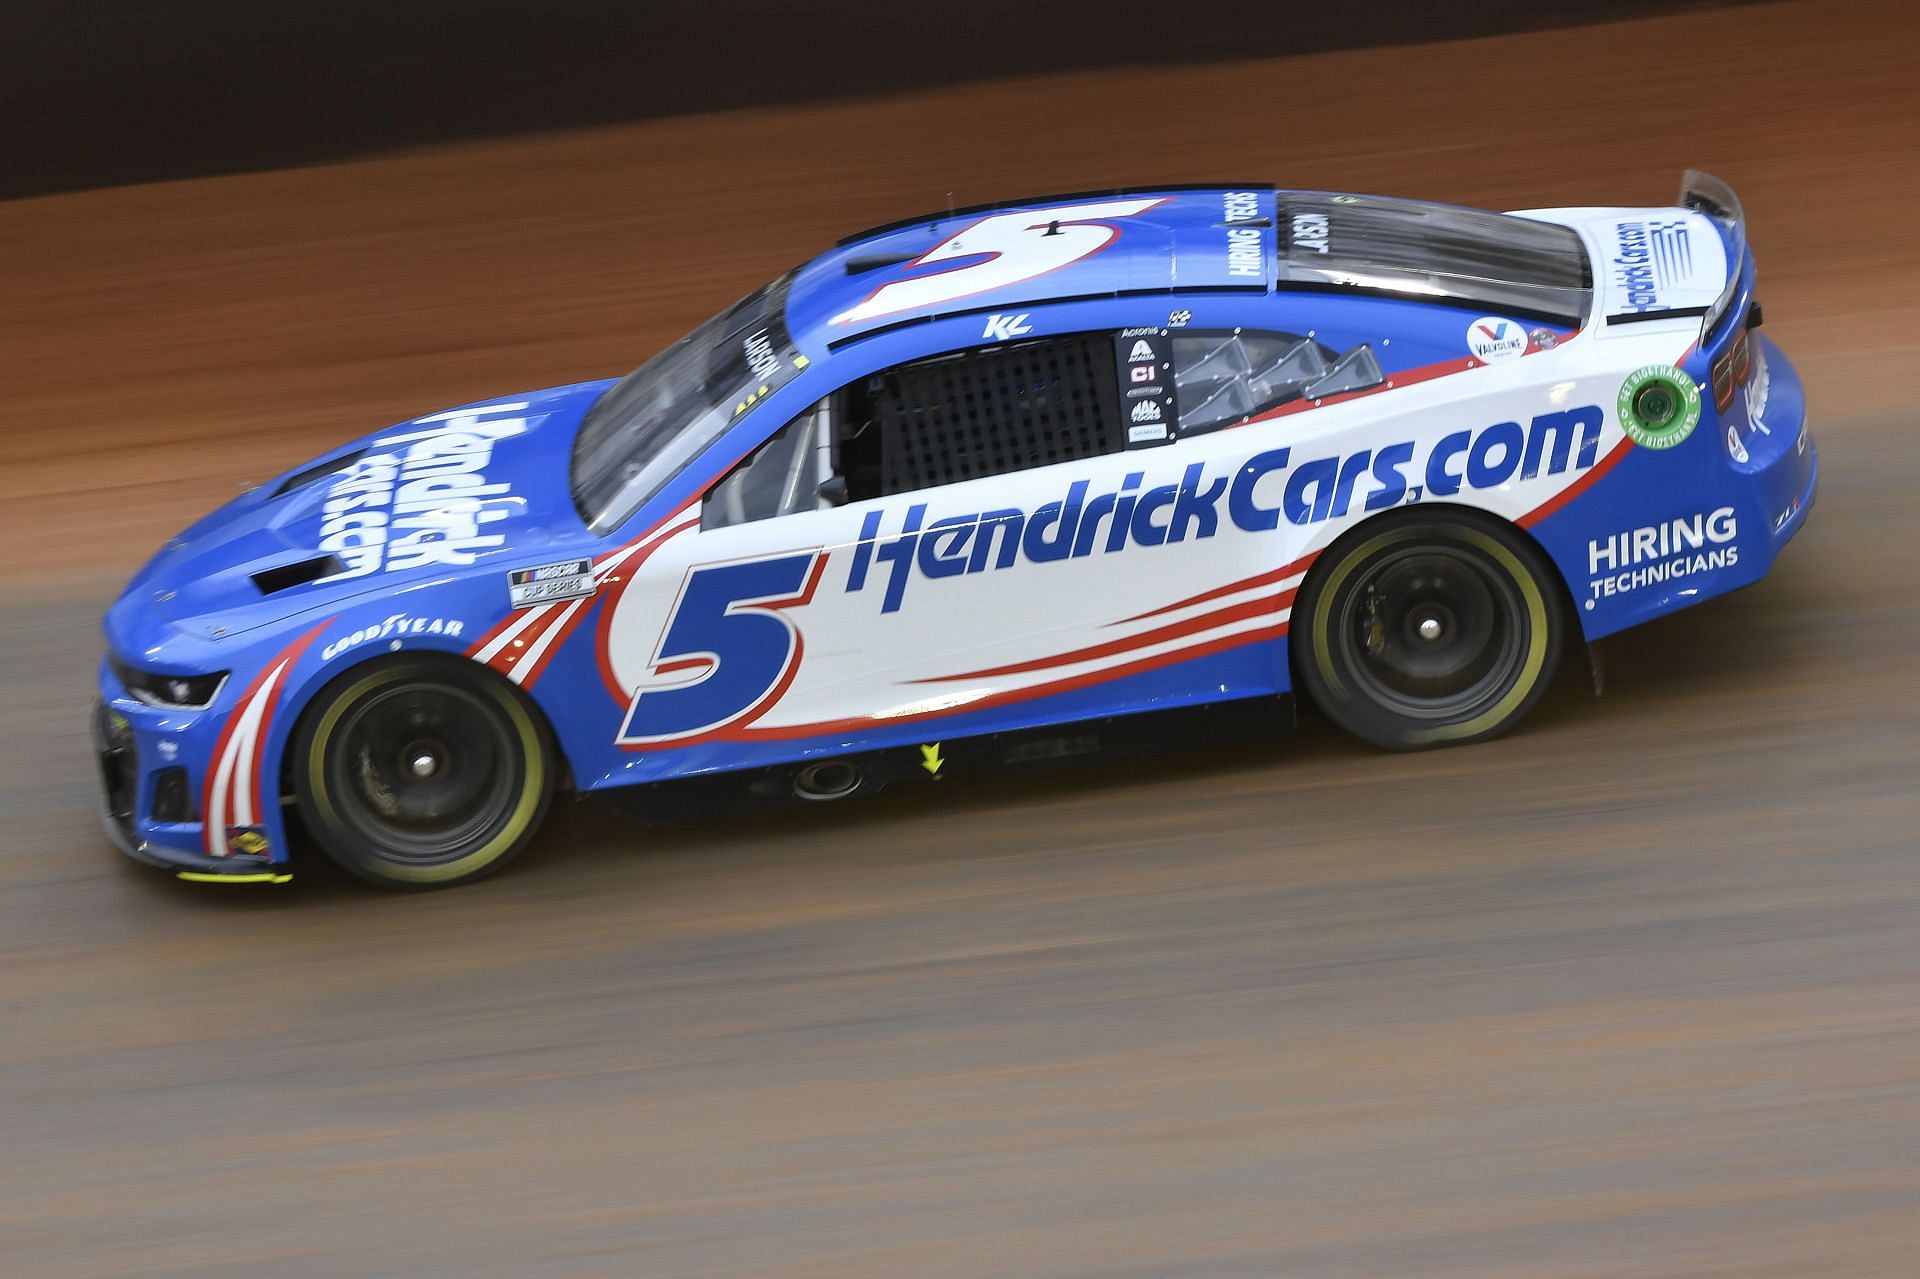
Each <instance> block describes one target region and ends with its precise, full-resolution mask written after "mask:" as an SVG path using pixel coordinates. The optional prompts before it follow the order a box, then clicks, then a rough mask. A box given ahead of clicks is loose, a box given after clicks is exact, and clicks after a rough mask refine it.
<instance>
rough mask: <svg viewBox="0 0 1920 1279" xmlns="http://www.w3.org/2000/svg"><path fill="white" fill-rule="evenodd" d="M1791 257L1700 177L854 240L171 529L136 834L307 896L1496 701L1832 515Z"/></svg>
mask: <svg viewBox="0 0 1920 1279" xmlns="http://www.w3.org/2000/svg"><path fill="white" fill-rule="evenodd" d="M1753 279H1754V266H1753V259H1752V256H1751V255H1750V254H1749V252H1748V249H1747V245H1746V234H1745V228H1744V223H1743V219H1742V214H1741V211H1740V206H1739V204H1738V202H1737V201H1736V200H1735V198H1734V195H1733V193H1732V192H1731V191H1730V190H1729V189H1728V188H1727V187H1726V186H1725V185H1724V184H1722V183H1721V182H1719V181H1718V180H1716V179H1713V178H1711V177H1707V176H1705V175H1701V174H1693V173H1690V174H1688V175H1687V179H1686V182H1685V185H1684V189H1683V193H1682V196H1681V200H1680V203H1679V204H1678V205H1677V206H1674V207H1665V208H1577V209H1545V210H1532V211H1528V212H1524V213H1517V214H1496V213H1489V212H1483V211H1479V210H1472V209H1463V208H1456V207H1451V206H1445V205H1438V204H1430V203H1421V202H1414V201H1408V200H1399V199H1386V198H1379V197H1375V196H1367V195H1336V194H1325V193H1317V192H1303V191H1276V190H1274V189H1273V188H1271V187H1262V186H1239V187H1231V188H1229V187H1223V186H1207V187H1193V188H1187V187H1162V188H1154V189H1150V190H1141V191H1112V192H1099V193H1089V194H1079V195H1071V196H1058V197H1053V198H1048V199H1037V200H1023V201H1018V202H1014V203H1008V204H1003V205H996V206H992V207H986V208H978V209H967V210H959V211H948V212H944V213H940V214H938V215H933V216H928V217H922V218H916V219H913V220H911V221H906V222H901V223H897V224H894V225H890V226H884V227H879V228H876V229H874V230H871V231H867V232H863V233H861V234H859V235H856V236H853V237H851V238H850V239H847V240H845V241H842V242H841V243H840V245H839V246H838V247H836V248H834V249H833V250H832V251H830V252H828V253H825V254H823V255H821V256H820V257H817V258H815V259H814V260H813V261H811V262H809V263H807V264H806V265H804V266H802V267H800V268H798V269H797V270H794V271H791V272H789V273H787V274H785V275H782V276H781V277H780V278H778V279H776V280H774V281H773V282H772V283H771V284H768V285H767V286H766V287H765V288H762V289H760V290H759V291H757V292H755V293H753V294H751V295H749V296H748V297H746V298H743V299H742V300H741V301H739V302H737V303H735V304H734V305H733V306H731V307H729V308H728V309H727V310H725V311H723V312H722V313H721V314H719V315H718V316H715V317H714V318H713V319H712V320H711V321H709V322H708V323H706V324H705V325H703V326H701V327H700V328H699V329H697V330H696V331H694V332H693V333H691V334H689V335H688V336H687V337H685V338H684V339H682V340H681V341H680V342H678V343H677V344H675V345H674V346H672V347H671V348H669V349H668V350H666V351H664V352H662V353H661V354H659V355H658V356H656V357H654V358H653V359H652V360H650V361H648V362H647V363H646V364H644V365H642V366H641V367H640V368H639V369H638V370H636V371H635V372H634V373H632V374H631V375H629V376H628V377H626V378H624V379H621V380H619V381H601V382H589V383H584V384H581V385H577V386H565V387H559V388H556V389H553V390H546V391H539V392H533V393H529V394H524V395H514V396H508V397H506V398H503V399H498V400H490V401H486V402H484V403H479V404H474V405H470V406H468V407H466V408H459V409H452V410H449V411H447V412H443V413H433V414H429V415H428V416H425V417H420V418H416V419H414V420H413V421H410V422H405V423H402V424H401V425H399V426H396V427H392V428H390V429H388V430H385V431H380V432H377V433H375V434H373V435H371V436H368V437H366V438H364V439H362V440H359V441H357V442H355V443H352V444H349V445H347V446H345V447H343V448H341V449H339V450H338V451H335V452H333V453H330V454H328V455H327V456H325V457H322V458H320V459H319V460H317V461H315V462H312V463H311V464H308V465H305V466H302V467H300V468H298V469H297V470H295V471H292V472H290V473H288V474H286V475H284V476H281V477H280V478H278V479H276V480H274V481H272V482H271V483H268V484H265V485H263V486H261V487H260V488H258V489H256V490H254V491H252V492H250V493H247V494H246V495H244V496H242V497H239V498H237V499H236V500H234V501H232V502H230V503H228V504H227V505H226V506H225V507H223V508H221V509H220V510H218V511H216V512H214V513H213V514H212V515H210V516H208V517H207V518H206V519H204V520H202V521H201V522H199V523H198V524H195V525H194V526H193V527H191V528H189V529H187V530H186V531H185V532H184V533H182V534H181V535H180V536H179V537H178V538H177V539H175V540H173V541H172V542H170V543H168V545H167V546H166V547H165V549H163V550H162V551H161V552H160V554H159V555H158V556H157V557H156V558H154V560H153V561H152V562H151V563H149V564H148V565H147V566H146V567H145V568H144V569H142V570H141V571H140V573H139V575H138V576H137V577H135V578H134V580H133V582H132V583H131V584H130V585H129V586H128V588H127V590H126V592H125V594H124V595H123V596H122V597H121V598H120V599H119V601H118V602H117V603H115V604H114V605H113V607H112V609H111V610H110V611H109V612H108V614H107V617H106V626H105V629H106V637H107V644H108V652H107V655H106V657H105V659H104V661H103V662H102V664H101V667H100V704H99V707H98V709H97V712H96V714H95V724H94V731H95V736H96V739H97V741H96V745H97V750H98V753H99V756H100V760H101V763H102V772H103V777H104V782H105V791H106V811H107V818H108V823H107V824H108V828H109V830H110V831H111V833H112V835H113V837H114V839H115V841H116V842H117V843H118V844H119V846H120V847H121V848H122V849H124V850H125V851H127V852H128V853H131V854H132V855H133V856H135V857H137V858H139V859H141V860H143V861H146V862H151V863H154V864H156V865H159V866H163V867H167V868H169V869H171V870H173V871H175V872H176V873H177V874H179V876H180V877H181V878H185V879H195V880H206V881H210V882H221V883H233V882H280V881H284V880H286V879H287V878H288V877H289V875H290V873H291V871H290V867H291V862H290V859H289V855H290V851H291V848H292V845H291V844H290V842H289V827H290V826H292V825H294V824H295V823H294V822H293V820H292V818H293V814H294V813H295V812H297V814H298V818H299V821H298V825H299V826H302V827H304V829H305V830H306V831H307V832H308V833H309V835H310V836H311V838H312V841H313V842H314V843H316V844H317V845H318V846H319V847H320V848H321V849H322V850H324V851H325V852H326V853H327V854H329V855H330V856H331V857H333V858H334V859H336V860H337V861H339V862H340V863H341V864H342V865H344V866H345V867H347V868H348V869H349V870H351V871H353V872H354V873H356V874H358V875H360V876H363V877H365V878H367V879H370V880H373V881H376V882H378V883H382V884H388V885H394V886H425V885H440V884H451V883H455V882H459V881H463V880H468V879H472V878H474V877H476V876H479V875H483V874H485V873H487V872H489V871H492V870H495V869H498V868H499V867H500V866H501V865H502V864H503V863H505V862H506V861H507V860H508V859H509V858H510V857H512V856H513V855H514V854H515V853H516V852H517V851H518V850H519V849H520V848H521V847H523V846H524V845H525V844H526V843H527V841H528V840H529V838H530V837H531V836H532V835H533V833H534V831H535V829H536V828H537V827H538V826H539V824H540V822H541V819H542V817H543V815H544V814H545V812H546V811H547V808H548V805H549V802H550V800H551V798H552V796H553V794H554V793H555V790H556V788H560V787H570V788H572V789H573V790H575V791H577V792H579V793H581V794H589V793H596V794H604V793H608V792H616V791H618V790H619V788H632V787H636V786H647V785H648V784H652V783H661V782H669V781H680V780H684V779H688V778H691V777H694V776H697V775H709V774H723V773H744V774H746V775H748V776H750V777H753V778H757V779H759V783H760V785H761V786H762V787H763V788H765V787H767V786H769V785H772V786H775V787H777V788H779V789H781V790H782V791H785V792H790V793H792V794H794V795H797V796H800V797H802V798H807V799H832V798H838V797H840V796H843V795H848V794H853V793H856V792H858V791H861V790H865V789H870V788H871V787H873V786H875V785H877V784H879V783H882V782H884V781H887V780H889V779H898V778H901V777H907V776H914V777H922V778H924V777H928V776H939V775H941V773H942V772H943V770H946V769H948V768H949V761H950V760H953V761H958V760H962V759H965V760H967V761H969V762H970V763H973V764H976V765H977V764H997V763H1004V762H1010V761H1018V760H1020V759H1024V758H1043V757H1048V756H1052V755H1058V754H1062V753H1071V752H1073V751H1076V750H1079V749H1082V748H1083V747H1086V746H1088V745H1089V744H1091V745H1095V746H1097V745H1098V743H1099V739H1100V736H1101V734H1102V733H1103V732H1106V731H1107V730H1109V729H1112V728H1113V727H1114V726H1124V725H1131V726H1136V727H1137V726H1138V725H1139V724H1140V723H1141V721H1140V720H1138V719H1137V718H1133V717H1137V716H1139V715H1141V714H1143V713H1148V712H1163V711H1167V712H1174V711H1179V712H1186V711H1191V710H1193V709H1194V708H1198V707H1202V706H1206V705H1209V704H1219V703H1229V702H1238V703H1239V704H1240V709H1243V710H1244V709H1247V708H1252V709H1254V710H1255V711H1257V712H1258V713H1260V714H1263V715H1267V716H1270V717H1271V718H1272V719H1273V721H1274V722H1275V723H1276V724H1279V723H1281V722H1283V721H1284V720H1285V719H1286V714H1287V712H1288V711H1289V710H1290V709H1291V707H1290V704H1289V703H1288V702H1287V700H1286V699H1287V698H1288V697H1289V696H1290V695H1291V694H1294V693H1296V692H1301V693H1305V694H1306V695H1307V696H1309V697H1311V698H1312V699H1313V700H1314V701H1315V702H1317V703H1318V705H1319V706H1320V708H1321V709H1322V710H1323V711H1324V713H1325V714H1326V715H1327V716H1328V717H1329V718H1331V719H1332V720H1333V721H1334V722H1336V723H1337V724H1339V725H1341V726H1343V727H1345V728H1346V729H1349V730H1351V731H1352V732H1354V733H1356V734H1358V735H1359V736H1361V737H1362V738H1365V739H1366V740H1368V741H1370V742H1374V743H1377V744H1379V745H1381V746H1385V747H1392V748H1411V747H1421V746H1430V745H1438V744H1442V743H1451V742H1466V741H1472V740H1475V739H1479V738H1485V737H1489V736H1492V735H1494V734H1497V733H1500V732H1502V731H1504V730H1506V729H1507V728H1509V727H1511V726H1512V725H1513V724H1514V723H1515V722H1516V721H1517V720H1519V719H1520V717H1521V716H1522V715H1524V714H1525V713H1526V712H1527V710H1528V708H1529V707H1531V706H1532V705H1533V704H1534V702H1535V701H1536V700H1537V699H1538V698H1539V696H1540V695H1541V693H1542V691H1543V689H1544V688H1545V687H1546V685H1547V683H1548V681H1549V679H1550V678H1551V676H1552V674H1553V672H1554V668H1555V666H1556V663H1557V661H1558V659H1559V657H1560V656H1561V653H1562V651H1563V649H1564V648H1565V647H1566V646H1567V645H1569V644H1570V643H1573V642H1576V641H1587V642H1591V641H1593V640H1596V639H1598V638H1600V637H1602V636H1605V635H1608V634H1610V633H1612V632H1615V631H1618V630H1621V629H1622V628H1624V627H1629V626H1633V625H1635V624H1637V623H1640V622H1643V621H1646V620H1647V619H1649V618H1652V617H1657V616H1660V615H1661V614H1663V613H1668V612H1672V611H1673V610H1675V609H1678V608H1682V607H1685V606H1687V605H1689V604H1695V603H1698V602H1699V601H1701V600H1704V599H1707V598H1709V597H1711V596H1715V595H1720V594H1724V593H1725V592H1727V591H1731V590H1734V589H1736V588H1738V587H1741V586H1745V585H1747V584H1749V583H1751V582H1753V581H1755V580H1757V579H1758V578H1760V577H1762V576H1763V575H1764V574H1765V573H1766V572H1767V570H1768V568H1769V567H1770V566H1771V565H1772V563H1773V560H1774V557H1775V555H1776V554H1778V552H1779V550H1780V548H1781V547H1782V546H1783V545H1784V544H1785V542H1786V541H1787V539H1789V538H1790V537H1792V536H1793V535H1794V534H1795V533H1796V532H1797V531H1798V530H1799V528H1800V525H1801V523H1802V521H1803V520H1804V519H1805V517H1806V513H1807V510H1808V508H1809V506H1810V505H1811V503H1812V501H1813V496H1814V485H1815V474H1816V465H1815V454H1814V449H1813V445H1812V442H1811V440H1810V439H1809V437H1808V434H1807V430H1806V422H1805V412H1804V406H1803V400H1802V393H1801V386H1800V381H1799V379H1798V377H1797V376H1796V375H1795V373H1794V370H1793V368H1792V366H1790V365H1789V364H1788V363H1787V360H1786V359H1785V357H1783V356H1782V355H1781V354H1780V352H1779V351H1778V350H1777V349H1776V348H1775V347H1774V346H1773V345H1772V344H1771V343H1770V342H1769V341H1768V340H1767V339H1766V338H1764V337H1762V336H1760V335H1759V334H1758V333H1757V332H1755V330H1756V328H1757V327H1758V326H1759V323H1760V309H1759V307H1758V306H1757V305H1756V304H1755V303H1754V301H1753ZM1154 722H1156V723H1158V722H1159V721H1154ZM769 779H771V780H769ZM622 793H624V794H626V795H628V796H629V797H630V796H632V795H634V794H636V793H642V794H647V795H652V794H654V793H656V790H655V788H651V787H649V788H648V789H647V790H645V791H643V792H634V791H631V790H628V791H625V792H622Z"/></svg>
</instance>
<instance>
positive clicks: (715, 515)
mask: <svg viewBox="0 0 1920 1279" xmlns="http://www.w3.org/2000/svg"><path fill="white" fill-rule="evenodd" d="M830 400H831V397H829V398H828V399H826V400H821V401H820V402H819V403H818V404H815V405H814V406H813V407H812V408H809V409H808V410H807V411H806V412H804V413H802V414H800V416H798V417H796V418H794V419H793V421H791V422H789V423H787V424H786V425H785V426H783V427H781V428H780V430H779V431H778V432H777V433H775V435H774V436H773V438H772V439H770V440H768V441H767V442H766V443H765V444H762V445H761V446H760V447H759V448H757V449H755V450H754V451H753V452H752V453H751V454H750V455H748V456H747V457H746V458H744V459H742V460H741V462H740V463H739V464H738V465H737V466H735V467H734V468H733V470H732V471H730V472H728V473H727V476H726V478H725V479H723V480H721V481H720V482H719V483H718V484H716V485H714V486H713V487H712V488H711V489H709V490H708V491H707V496H706V498H705V499H704V500H703V501H702V502H701V504H700V527H701V528H702V529H713V528H727V527H729V526H731V525H734V524H750V523H752V522H753V521H755V520H769V519H773V518H775V517H776V516H781V515H796V514H798V513H800V512H802V511H815V510H819V509H821V508H822V507H826V506H831V505H835V501H834V498H833V494H832V488H831V486H830V485H829V484H828V480H829V479H830V478H831V476H832V473H833V472H832V468H831V466H830V465H829V460H828V451H827V440H828V438H829V437H828V430H827V428H828V423H829V421H830V417H831V404H830Z"/></svg>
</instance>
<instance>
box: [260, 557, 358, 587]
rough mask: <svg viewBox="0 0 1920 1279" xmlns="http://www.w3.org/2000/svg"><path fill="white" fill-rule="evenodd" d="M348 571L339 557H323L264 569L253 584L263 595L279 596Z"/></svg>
mask: <svg viewBox="0 0 1920 1279" xmlns="http://www.w3.org/2000/svg"><path fill="white" fill-rule="evenodd" d="M346 571H347V566H346V564H345V563H343V562H342V561H341V559H340V557H339V556H338V555H322V556H319V557H317V558H315V559H310V560H299V561H297V562H295V563H292V564H282V565H280V566H278V567H277V568H263V569H261V570H260V571H259V572H258V573H255V574H254V575H253V584H254V585H255V586H257V587H259V588H260V593H261V594H262V595H278V594H279V593H280V592H281V591H290V590H292V589H293V588H294V587H296V586H305V585H307V584H308V583H309V582H317V581H319V580H320V579H321V578H323V577H332V576H333V575H334V574H335V573H344V572H346Z"/></svg>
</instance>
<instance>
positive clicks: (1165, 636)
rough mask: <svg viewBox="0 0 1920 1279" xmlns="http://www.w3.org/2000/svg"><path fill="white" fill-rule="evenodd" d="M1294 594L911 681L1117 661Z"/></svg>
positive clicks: (1280, 603) (1268, 608) (1267, 608)
mask: <svg viewBox="0 0 1920 1279" xmlns="http://www.w3.org/2000/svg"><path fill="white" fill-rule="evenodd" d="M1293 595H1294V593H1293V592H1292V591H1282V592H1280V593H1279V594H1278V595H1274V596H1269V597H1267V598H1265V599H1256V600H1247V601H1246V602H1244V603H1241V604H1234V605H1231V606H1229V607H1227V608H1222V609H1216V610H1214V611H1213V612H1211V613H1202V614H1201V615H1200V616H1199V617H1190V618H1188V619H1187V620H1186V621H1184V622H1174V623H1171V624H1169V625H1167V626H1161V627H1156V628H1155V629H1153V630H1151V631H1142V632H1141V633H1140V634H1138V635H1132V636H1129V637H1127V638H1126V639H1117V640H1109V641H1107V642H1106V643H1105V644H1094V645H1091V646H1089V647H1087V648H1077V649H1074V650H1072V651H1071V652H1066V653H1059V654H1056V655H1055V656H1053V657H1036V658H1033V659H1032V660H1031V661H1025V662H1013V663H1011V664H1009V665H1006V666H990V667H988V668H986V669H985V670H978V671H965V672H962V673H961V674H958V675H939V676H933V677H930V678H928V679H916V680H910V681H908V682H909V683H913V684H945V683H949V682H951V681H953V680H962V679H990V678H992V677H994V676H997V675H1023V674H1026V673H1028V672H1030V671H1043V670H1048V669H1050V668H1052V667H1055V666H1073V665H1075V664H1077V663H1080V662H1091V661H1095V660H1097V659H1099V658H1102V657H1113V656H1115V655H1116V654H1119V653H1130V652H1132V651H1133V650H1134V649H1138V648H1152V647H1153V646H1154V645H1155V644H1165V643H1167V642H1168V641H1169V640H1177V639H1184V638H1185V637H1186V636H1189V635H1198V634H1200V633H1202V632H1204V631H1211V630H1217V629H1218V628H1220V627H1222V626H1227V625H1230V624H1232V623H1234V622H1243V621H1245V620H1246V619H1248V618H1250V617H1260V616H1262V615H1264V614H1267V613H1277V612H1279V611H1280V610H1281V609H1283V608H1286V607H1287V606H1288V605H1290V604H1292V603H1293Z"/></svg>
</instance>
